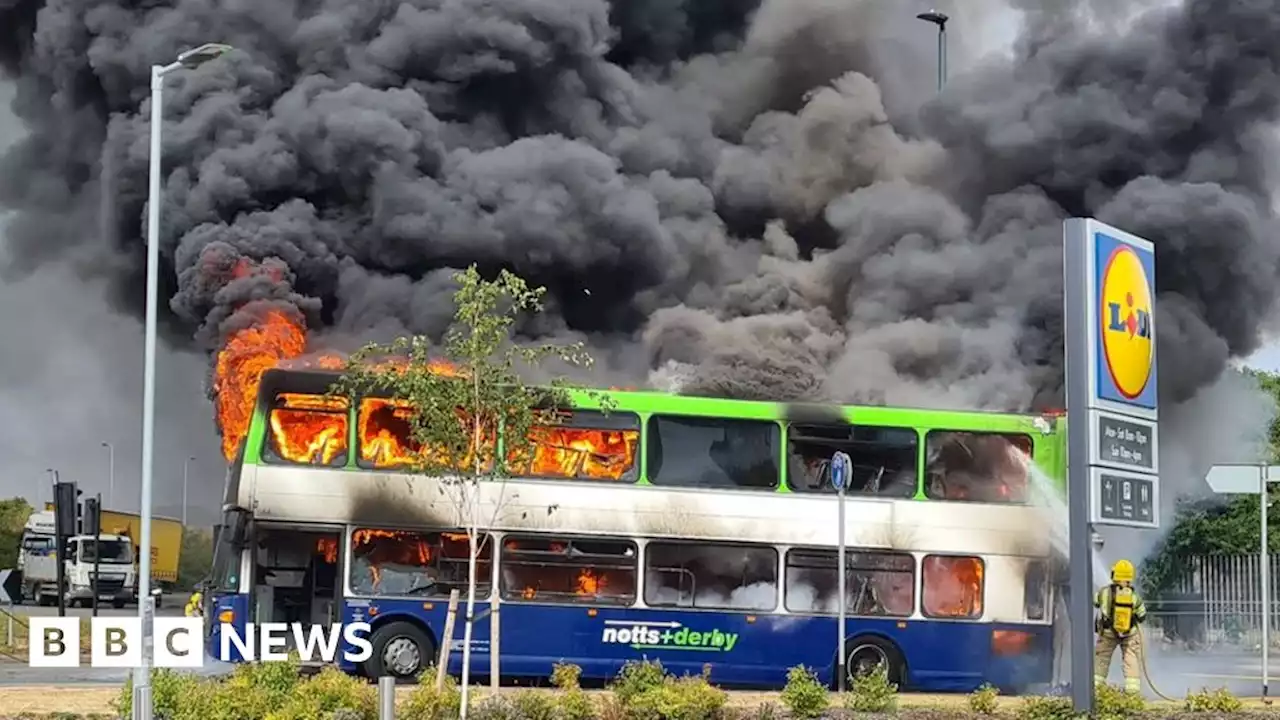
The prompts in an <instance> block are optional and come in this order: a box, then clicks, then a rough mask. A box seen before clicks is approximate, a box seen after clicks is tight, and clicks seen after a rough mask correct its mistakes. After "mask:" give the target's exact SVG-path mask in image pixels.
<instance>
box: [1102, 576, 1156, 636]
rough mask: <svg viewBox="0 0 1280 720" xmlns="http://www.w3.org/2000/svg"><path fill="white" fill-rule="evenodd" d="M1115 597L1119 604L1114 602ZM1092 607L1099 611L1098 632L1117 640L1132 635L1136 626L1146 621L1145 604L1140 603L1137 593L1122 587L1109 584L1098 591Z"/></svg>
mask: <svg viewBox="0 0 1280 720" xmlns="http://www.w3.org/2000/svg"><path fill="white" fill-rule="evenodd" d="M1117 595H1119V596H1120V602H1116V599H1117ZM1126 595H1128V598H1126V597H1125V596H1126ZM1126 600H1127V601H1126ZM1093 606H1094V607H1096V608H1098V609H1099V610H1100V613H1099V617H1098V631H1099V632H1101V631H1103V630H1106V631H1109V632H1111V633H1113V634H1115V635H1116V637H1119V638H1127V637H1129V636H1130V635H1132V634H1133V633H1134V632H1136V631H1137V629H1138V625H1139V624H1140V623H1143V622H1146V619H1147V604H1146V603H1144V602H1143V601H1142V597H1141V596H1140V595H1138V591H1137V590H1134V589H1132V588H1128V587H1125V586H1123V585H1116V584H1111V585H1108V586H1106V587H1104V588H1102V589H1101V590H1099V591H1098V594H1097V595H1094V596H1093ZM1117 610H1119V612H1117Z"/></svg>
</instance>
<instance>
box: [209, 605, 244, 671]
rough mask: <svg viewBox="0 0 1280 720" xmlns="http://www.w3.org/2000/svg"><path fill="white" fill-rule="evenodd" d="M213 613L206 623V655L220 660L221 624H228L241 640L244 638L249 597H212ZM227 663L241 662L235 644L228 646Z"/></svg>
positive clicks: (241, 658)
mask: <svg viewBox="0 0 1280 720" xmlns="http://www.w3.org/2000/svg"><path fill="white" fill-rule="evenodd" d="M211 607H212V608H213V612H212V613H211V617H210V618H209V619H208V620H207V621H206V622H208V623H209V625H210V627H209V644H208V646H207V650H206V652H207V654H208V655H209V656H210V657H214V658H220V657H221V652H222V632H221V625H222V623H224V622H225V623H229V624H230V625H231V626H232V627H233V628H235V631H236V632H237V633H238V634H239V635H240V637H241V638H244V637H245V623H246V622H248V619H249V596H248V595H239V594H231V595H217V594H215V595H214V596H213V603H212V605H211ZM226 659H227V660H228V661H229V662H243V661H244V657H243V656H241V654H240V651H239V649H237V648H236V645H235V643H229V644H228V652H227V658H226Z"/></svg>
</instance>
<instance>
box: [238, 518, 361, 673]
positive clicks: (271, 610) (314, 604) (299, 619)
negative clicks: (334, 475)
mask: <svg viewBox="0 0 1280 720" xmlns="http://www.w3.org/2000/svg"><path fill="white" fill-rule="evenodd" d="M341 538H342V531H341V529H339V528H332V529H330V528H312V527H308V528H306V529H302V528H297V527H273V526H268V527H263V526H258V528H257V533H256V537H255V538H254V543H253V554H254V563H253V597H252V600H251V602H252V614H253V618H254V621H255V622H256V623H258V624H262V623H286V624H289V625H290V626H293V625H295V624H296V625H301V626H302V631H303V633H304V634H307V635H309V634H310V627H311V626H312V625H322V626H325V627H328V626H331V625H333V624H334V623H337V622H338V621H339V618H338V612H339V608H340V601H341V599H342V591H341V589H340V585H341V583H340V582H339V578H341V577H342V572H341V566H340V560H341V555H342V554H341V553H339V552H338V548H339V547H340V543H341ZM287 637H288V645H287V647H288V649H289V650H295V649H297V648H296V645H295V642H294V638H293V633H292V631H291V632H290V633H289V635H288V636H287Z"/></svg>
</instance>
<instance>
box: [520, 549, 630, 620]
mask: <svg viewBox="0 0 1280 720" xmlns="http://www.w3.org/2000/svg"><path fill="white" fill-rule="evenodd" d="M638 556H639V553H638V552H637V551H636V546H635V543H633V542H631V541H629V540H614V539H610V538H591V539H587V538H567V537H548V536H537V535H530V536H508V537H507V538H506V539H505V540H503V543H502V556H501V559H500V561H499V565H498V568H499V570H500V571H501V572H500V574H501V577H502V597H503V599H505V600H510V601H524V602H533V603H547V604H570V605H573V604H587V605H631V604H632V603H634V602H635V599H636V570H637V565H638Z"/></svg>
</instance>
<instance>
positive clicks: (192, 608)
mask: <svg viewBox="0 0 1280 720" xmlns="http://www.w3.org/2000/svg"><path fill="white" fill-rule="evenodd" d="M203 589H204V587H203V585H197V586H196V590H195V592H193V593H191V597H190V598H189V599H188V600H187V607H186V608H185V609H184V610H183V611H182V614H183V615H185V616H187V617H203V616H204V593H203V592H202V590H203Z"/></svg>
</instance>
